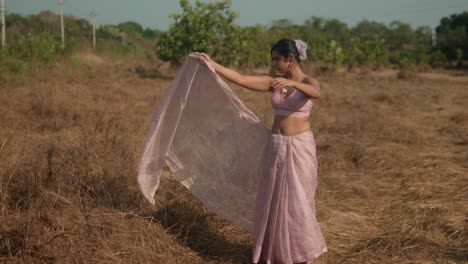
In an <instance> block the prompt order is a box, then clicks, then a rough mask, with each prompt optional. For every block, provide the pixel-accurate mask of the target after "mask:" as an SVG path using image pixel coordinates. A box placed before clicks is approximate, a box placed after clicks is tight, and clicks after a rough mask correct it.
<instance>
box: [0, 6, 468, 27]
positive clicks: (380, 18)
mask: <svg viewBox="0 0 468 264" xmlns="http://www.w3.org/2000/svg"><path fill="white" fill-rule="evenodd" d="M5 2H6V3H5V5H6V9H7V13H17V14H21V15H29V14H37V13H39V12H40V11H43V10H50V11H52V12H55V13H59V10H60V7H59V4H58V2H59V1H58V0H5ZM190 2H192V3H193V2H194V1H193V0H191V1H190ZM202 2H213V0H212V1H209V0H202ZM231 9H232V10H233V11H236V12H238V13H239V15H240V17H239V18H238V19H237V20H235V23H236V24H238V25H241V26H248V25H256V24H260V25H266V26H268V25H270V24H271V22H272V21H273V20H276V19H284V18H285V19H289V20H290V21H292V22H293V23H296V24H302V23H303V22H304V21H305V20H306V19H308V18H309V17H311V16H319V17H324V18H337V19H339V20H341V21H343V22H345V23H347V24H348V25H349V26H354V25H356V24H357V23H358V22H360V21H362V20H364V19H367V20H370V21H377V22H382V23H385V24H387V25H388V24H389V23H390V22H392V21H394V20H400V21H402V22H405V23H409V24H410V25H411V26H413V27H414V28H416V27H419V26H429V27H431V28H432V29H435V27H436V26H437V25H438V24H439V21H440V19H441V18H442V17H445V16H449V15H451V14H454V13H461V12H463V11H468V0H282V1H281V0H232V4H231ZM64 10H65V11H64V12H65V14H68V15H73V16H76V17H81V18H90V13H91V12H94V13H95V14H96V22H97V24H118V23H121V22H125V21H135V22H137V23H139V24H141V25H142V26H143V27H149V28H152V29H160V30H167V29H168V27H169V25H170V23H172V19H171V18H169V15H170V14H172V13H180V12H181V11H182V10H181V8H180V6H179V1H177V0H134V1H129V0H64Z"/></svg>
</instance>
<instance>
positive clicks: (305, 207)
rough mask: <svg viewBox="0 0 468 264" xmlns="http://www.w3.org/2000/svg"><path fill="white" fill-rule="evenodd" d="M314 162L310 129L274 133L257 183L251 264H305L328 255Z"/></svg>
mask: <svg viewBox="0 0 468 264" xmlns="http://www.w3.org/2000/svg"><path fill="white" fill-rule="evenodd" d="M316 188H317V158H316V155H315V140H314V136H313V134H312V132H311V131H307V132H303V133H300V134H297V135H293V136H285V135H279V134H273V135H272V136H271V140H270V141H269V143H268V145H267V146H266V149H265V156H264V160H263V168H262V175H261V179H260V180H259V185H258V193H257V202H256V211H255V224H254V231H253V235H254V241H253V245H252V250H253V256H252V258H253V259H252V261H253V263H258V262H259V261H260V259H263V260H264V261H266V263H268V264H269V263H275V264H276V263H284V264H290V263H300V262H309V261H311V260H313V259H314V258H316V257H318V256H319V255H320V254H322V253H324V252H326V251H327V247H326V245H325V241H324V239H323V236H322V232H321V231H320V227H319V225H318V223H317V220H316V218H315V203H314V198H315V190H316Z"/></svg>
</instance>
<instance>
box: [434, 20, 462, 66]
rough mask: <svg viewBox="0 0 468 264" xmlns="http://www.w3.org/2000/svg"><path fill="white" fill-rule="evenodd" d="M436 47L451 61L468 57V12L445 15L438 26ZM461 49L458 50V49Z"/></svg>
mask: <svg viewBox="0 0 468 264" xmlns="http://www.w3.org/2000/svg"><path fill="white" fill-rule="evenodd" d="M436 37H437V42H436V47H437V49H438V50H440V51H442V52H443V53H444V54H445V56H446V57H447V59H449V60H450V61H454V60H455V61H461V60H462V59H465V60H467V59H468V12H466V11H465V12H463V13H461V14H453V15H451V16H450V17H444V18H442V19H441V20H440V24H439V25H438V26H437V27H436ZM458 49H459V50H460V51H461V53H460V51H458V52H457V50H458ZM460 54H461V56H460Z"/></svg>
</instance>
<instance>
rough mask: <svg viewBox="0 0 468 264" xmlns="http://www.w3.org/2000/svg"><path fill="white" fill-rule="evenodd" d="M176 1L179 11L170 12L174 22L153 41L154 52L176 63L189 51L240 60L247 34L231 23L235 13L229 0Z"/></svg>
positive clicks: (222, 59) (233, 62) (234, 62)
mask: <svg viewBox="0 0 468 264" xmlns="http://www.w3.org/2000/svg"><path fill="white" fill-rule="evenodd" d="M179 3H180V6H181V8H182V13H181V14H174V15H171V17H172V19H174V22H173V23H172V24H171V25H170V28H169V30H168V31H167V32H163V33H162V34H161V35H160V37H159V39H158V41H157V43H156V54H157V56H158V57H159V58H160V59H162V60H165V61H170V62H171V63H172V64H173V65H177V64H180V63H181V62H182V60H183V59H184V58H185V57H186V56H187V55H188V54H189V53H191V52H193V51H204V52H207V53H210V54H212V56H213V57H214V58H215V59H216V60H218V61H220V62H221V63H225V64H231V65H237V64H239V63H240V61H241V57H240V53H241V51H242V49H243V48H244V47H245V46H246V40H247V36H248V34H247V31H246V30H241V29H240V28H239V26H237V25H235V24H233V21H234V19H236V18H237V17H238V14H237V13H236V12H233V11H231V10H230V4H231V1H229V0H225V1H220V2H213V3H202V2H200V1H197V2H196V3H195V6H192V5H191V4H190V3H189V1H188V0H180V2H179Z"/></svg>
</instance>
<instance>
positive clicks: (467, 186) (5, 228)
mask: <svg viewBox="0 0 468 264" xmlns="http://www.w3.org/2000/svg"><path fill="white" fill-rule="evenodd" d="M76 58H77V59H78V60H80V61H81V62H82V63H76V60H75V63H72V62H71V61H70V60H68V59H63V60H62V61H61V62H59V65H57V66H56V67H53V68H50V69H39V68H36V69H31V70H29V71H28V72H26V73H23V74H21V75H15V76H8V77H5V78H3V79H2V82H1V83H0V124H1V126H0V206H1V216H0V221H1V225H0V262H2V263H249V260H250V258H251V253H250V242H251V237H250V235H249V234H248V233H247V232H245V231H243V230H242V229H240V228H239V227H237V226H235V225H232V224H230V223H228V222H226V221H224V220H222V219H220V218H218V217H217V216H216V215H214V214H212V213H210V212H209V211H207V210H206V209H205V208H204V207H203V205H202V204H200V202H198V201H197V200H196V199H195V198H194V197H193V196H192V195H191V194H190V193H189V192H188V191H187V190H186V189H185V188H184V187H182V186H181V185H180V184H178V183H177V182H176V181H175V180H174V179H173V177H172V176H171V174H170V172H169V171H165V172H164V179H163V182H162V186H161V187H160V189H159V190H158V193H157V201H158V203H157V206H156V207H155V208H152V207H150V206H149V204H148V203H147V202H146V200H144V199H143V197H142V196H141V194H140V193H139V190H138V188H137V183H136V164H137V163H138V157H139V153H140V151H141V147H142V143H143V140H144V137H145V136H146V130H147V129H148V126H149V120H150V117H151V114H152V112H153V110H154V107H155V106H156V104H157V102H158V100H159V98H160V97H161V96H162V95H163V94H164V92H165V90H166V89H167V87H168V86H169V84H170V81H171V78H172V77H173V73H172V72H170V71H168V70H166V69H164V67H159V68H158V67H156V65H154V64H152V63H151V62H148V61H140V60H136V59H131V58H105V57H99V56H96V55H93V54H89V53H85V54H79V55H77V57H76ZM305 68H306V69H307V71H308V72H309V73H310V74H314V73H315V74H317V71H315V70H314V68H313V66H308V67H305ZM316 77H317V78H318V80H319V81H320V83H321V87H322V88H321V94H322V95H321V98H320V99H319V100H317V101H316V102H315V106H314V109H313V114H312V116H311V118H310V122H311V124H312V128H313V132H314V135H315V138H316V141H317V155H318V158H319V176H318V177H319V178H318V179H319V187H318V193H317V200H316V203H317V213H318V215H317V219H318V221H319V223H320V225H321V228H322V231H323V233H324V236H325V239H326V241H327V245H328V252H327V253H325V254H324V255H322V256H321V257H319V258H318V259H317V261H316V262H315V263H319V264H321V263H468V246H467V245H468V238H467V230H466V229H467V226H468V206H467V204H468V73H467V72H456V71H443V70H433V71H430V72H424V73H415V74H410V75H401V74H399V72H398V71H397V70H393V69H383V70H379V71H371V70H353V71H352V72H349V71H347V70H340V71H338V72H335V73H319V74H317V75H316ZM232 89H233V90H234V91H235V93H236V94H238V95H239V97H240V98H241V99H242V100H243V101H244V102H245V104H246V105H247V106H248V107H249V108H250V109H251V110H252V111H253V112H254V113H256V114H257V115H258V117H259V118H260V119H261V120H262V121H263V122H265V123H266V124H267V125H271V123H272V118H273V111H272V110H271V107H270V98H269V95H268V94H266V93H255V92H251V91H247V90H243V89H241V88H239V87H236V86H232Z"/></svg>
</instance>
